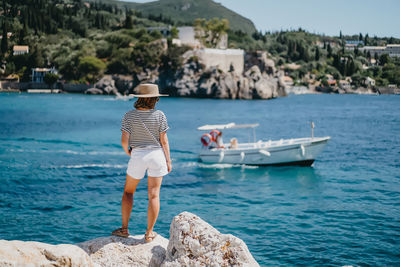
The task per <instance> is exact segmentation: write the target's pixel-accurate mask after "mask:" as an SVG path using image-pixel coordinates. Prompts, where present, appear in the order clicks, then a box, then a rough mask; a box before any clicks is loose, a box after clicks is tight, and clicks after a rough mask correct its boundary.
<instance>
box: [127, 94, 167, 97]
mask: <svg viewBox="0 0 400 267" xmlns="http://www.w3.org/2000/svg"><path fill="white" fill-rule="evenodd" d="M131 96H133V97H158V96H169V95H164V94H146V95H135V94H131Z"/></svg>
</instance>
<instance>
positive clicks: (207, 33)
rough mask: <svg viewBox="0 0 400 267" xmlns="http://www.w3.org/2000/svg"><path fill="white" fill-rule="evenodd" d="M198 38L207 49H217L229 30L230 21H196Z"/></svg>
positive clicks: (215, 19)
mask: <svg viewBox="0 0 400 267" xmlns="http://www.w3.org/2000/svg"><path fill="white" fill-rule="evenodd" d="M194 26H195V30H196V38H197V39H199V40H200V41H201V43H202V44H203V45H205V46H206V47H217V45H218V44H219V42H220V41H221V38H222V36H223V34H226V33H227V31H228V29H229V21H228V20H226V19H218V18H213V19H210V20H206V19H196V20H195V21H194Z"/></svg>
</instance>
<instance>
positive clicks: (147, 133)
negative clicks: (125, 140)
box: [121, 109, 169, 149]
mask: <svg viewBox="0 0 400 267" xmlns="http://www.w3.org/2000/svg"><path fill="white" fill-rule="evenodd" d="M168 129H169V127H168V123H167V118H166V117H165V114H164V113H163V112H162V111H161V110H154V109H150V110H139V109H134V110H131V111H128V112H127V113H125V116H124V118H123V119H122V125H121V131H125V132H128V133H129V146H130V147H131V148H133V149H136V148H160V147H161V144H160V133H162V132H165V131H166V130H168Z"/></svg>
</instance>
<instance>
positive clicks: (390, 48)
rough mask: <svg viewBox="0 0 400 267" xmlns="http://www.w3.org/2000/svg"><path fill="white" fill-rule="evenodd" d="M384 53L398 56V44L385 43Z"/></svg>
mask: <svg viewBox="0 0 400 267" xmlns="http://www.w3.org/2000/svg"><path fill="white" fill-rule="evenodd" d="M386 53H387V54H388V55H389V56H391V57H400V44H390V45H387V46H386Z"/></svg>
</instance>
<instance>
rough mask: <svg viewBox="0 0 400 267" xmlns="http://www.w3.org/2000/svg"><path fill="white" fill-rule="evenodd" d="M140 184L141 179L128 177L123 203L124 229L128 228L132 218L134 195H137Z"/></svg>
mask: <svg viewBox="0 0 400 267" xmlns="http://www.w3.org/2000/svg"><path fill="white" fill-rule="evenodd" d="M139 182H140V180H139V179H134V178H132V177H131V176H129V175H126V180H125V187H124V193H123V195H122V202H121V214H122V228H128V223H129V217H130V216H131V212H132V207H133V194H135V191H136V187H137V185H138V184H139Z"/></svg>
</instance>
